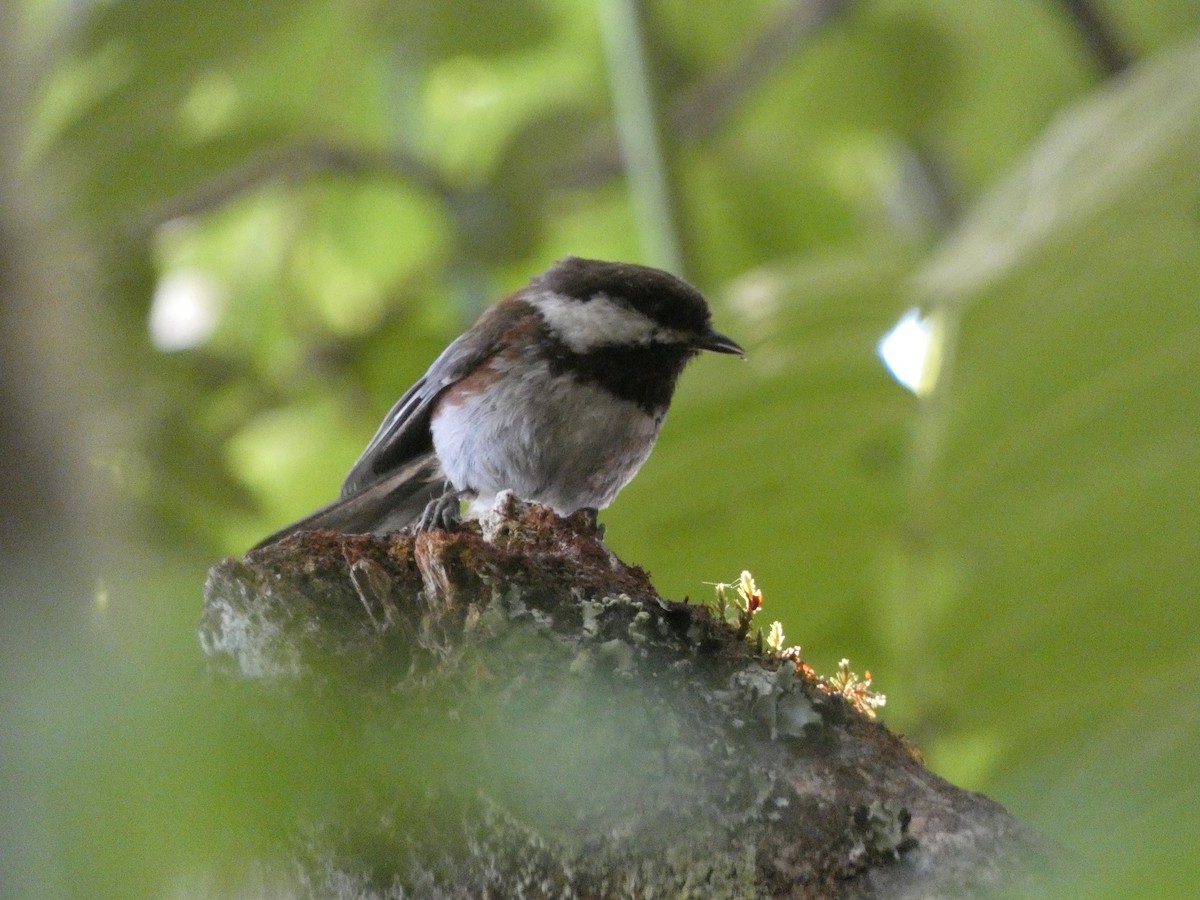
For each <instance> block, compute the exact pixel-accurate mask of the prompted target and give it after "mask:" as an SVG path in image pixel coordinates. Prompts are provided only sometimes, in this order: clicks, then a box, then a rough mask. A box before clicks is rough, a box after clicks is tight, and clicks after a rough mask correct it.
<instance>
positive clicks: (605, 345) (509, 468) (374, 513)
mask: <svg viewBox="0 0 1200 900" xmlns="http://www.w3.org/2000/svg"><path fill="white" fill-rule="evenodd" d="M702 351H711V352H714V353H726V354H736V355H737V356H740V357H742V358H743V359H744V358H745V351H744V350H743V349H742V347H741V346H740V345H739V344H738V343H737V342H736V341H734V340H732V339H731V338H728V337H726V336H725V335H723V334H721V333H720V332H717V331H715V330H714V329H713V325H712V315H711V312H710V310H709V307H708V303H707V302H706V301H705V299H704V297H703V295H702V294H701V293H700V292H699V291H698V290H697V289H696V288H694V287H692V285H690V284H689V283H687V282H686V281H684V280H683V279H682V278H679V277H676V276H675V275H672V274H670V273H668V272H665V271H663V270H661V269H656V268H651V267H649V266H643V265H637V264H634V263H625V262H606V261H603V260H595V259H581V258H579V257H575V256H569V257H566V258H565V259H562V260H559V261H558V262H557V263H555V264H554V265H553V266H551V267H550V268H549V269H548V270H546V271H545V272H543V273H542V274H540V275H538V276H536V277H535V278H533V279H532V280H531V281H530V282H529V284H527V285H526V286H525V287H523V288H521V289H520V290H518V291H516V292H515V293H512V294H510V295H508V296H507V297H505V298H504V299H503V300H501V301H499V302H498V303H496V304H495V305H494V306H492V307H491V308H489V309H488V310H486V311H485V312H484V313H483V315H482V316H481V317H480V318H479V320H478V321H477V322H476V323H475V324H474V325H473V326H472V327H471V328H469V329H468V330H467V331H466V332H464V333H463V334H462V335H461V336H460V337H458V338H457V339H456V340H455V341H453V342H452V343H451V344H450V345H449V346H448V347H447V348H446V349H445V350H444V351H443V352H442V354H441V355H440V356H438V358H437V359H436V360H434V362H433V364H432V365H431V366H430V367H429V370H428V371H427V372H426V373H425V374H424V375H423V376H421V378H420V379H418V380H417V382H416V384H414V385H413V386H412V387H411V388H409V389H408V391H407V392H406V393H405V394H404V395H403V396H402V397H401V398H400V399H399V401H397V403H396V404H395V406H393V407H392V409H391V411H390V412H389V413H388V414H387V416H386V417H385V418H384V420H383V422H382V424H381V425H380V426H379V429H378V431H377V432H376V433H375V436H374V437H373V438H372V439H371V441H370V443H368V444H367V447H366V449H365V450H364V451H363V453H362V455H361V456H360V457H359V459H358V461H357V462H356V463H355V464H354V466H353V468H351V470H350V473H349V474H348V475H347V476H346V480H345V482H344V484H343V485H342V489H341V495H340V496H339V498H338V499H337V500H334V501H333V502H332V503H330V504H328V505H326V506H323V507H321V508H320V509H318V510H317V511H316V512H313V513H311V514H310V515H308V516H306V517H305V518H303V519H301V520H299V521H298V522H295V523H293V524H291V525H289V526H287V527H286V528H283V529H281V530H279V531H277V532H275V533H274V534H272V535H270V536H269V537H267V538H265V539H264V540H262V541H260V542H259V543H258V544H257V545H255V547H254V548H253V549H259V548H261V547H265V546H268V545H270V544H274V543H276V542H277V541H279V540H281V539H283V538H285V537H287V536H289V535H292V534H295V533H297V532H301V531H314V530H332V531H338V532H342V533H346V534H366V533H371V534H387V533H390V532H394V531H400V530H404V529H413V530H417V531H421V530H434V529H437V528H453V527H455V525H456V524H457V522H458V521H459V520H460V516H461V515H462V514H463V510H462V504H463V503H464V502H466V504H467V510H466V513H465V514H466V515H467V516H468V517H475V516H478V515H480V514H481V513H483V512H485V511H486V510H488V509H490V508H491V506H492V505H493V504H494V502H495V500H496V497H497V495H499V494H500V493H501V492H503V491H506V490H507V491H512V492H513V493H514V494H515V495H516V496H517V497H518V498H520V499H522V500H526V501H531V502H534V503H539V504H542V505H545V506H549V507H551V508H552V509H553V510H554V511H555V512H556V513H558V514H559V515H564V516H565V515H570V514H571V513H574V512H577V511H579V510H589V511H592V512H593V513H597V512H598V511H599V510H601V509H604V508H606V507H607V506H608V505H609V504H610V503H612V501H613V500H614V499H615V498H616V496H617V494H618V493H619V492H620V491H621V489H622V488H624V487H625V486H626V485H627V484H628V483H629V482H630V481H631V480H632V479H633V477H634V476H635V475H636V474H637V473H638V470H639V469H641V467H642V464H643V463H644V462H645V461H646V459H647V458H648V457H649V455H650V451H651V450H652V449H653V448H654V444H655V442H656V441H657V440H658V435H659V431H660V430H661V429H662V426H663V421H664V420H665V418H666V415H667V410H668V408H669V407H670V404H671V398H672V396H673V395H674V393H675V385H676V382H677V381H678V379H679V376H680V375H681V374H682V372H683V370H684V367H685V366H686V365H687V363H688V362H689V361H690V360H691V359H693V358H694V357H696V356H698V355H699V354H700V353H701V352H702Z"/></svg>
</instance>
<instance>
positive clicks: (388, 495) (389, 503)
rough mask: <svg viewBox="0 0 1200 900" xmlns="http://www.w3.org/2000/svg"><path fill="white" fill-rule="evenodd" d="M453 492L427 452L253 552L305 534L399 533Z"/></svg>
mask: <svg viewBox="0 0 1200 900" xmlns="http://www.w3.org/2000/svg"><path fill="white" fill-rule="evenodd" d="M453 490H454V488H453V487H452V486H451V485H450V483H449V481H447V480H446V476H445V474H444V473H443V472H442V467H441V465H440V464H439V463H438V459H437V456H436V455H435V454H433V453H426V454H424V455H422V456H419V457H417V458H416V459H415V460H413V461H412V462H411V463H409V464H408V465H407V466H405V467H404V468H402V469H398V470H396V471H395V472H389V473H388V474H387V475H385V476H383V477H382V478H379V479H378V480H376V481H372V482H370V483H368V484H365V485H363V486H362V487H360V488H358V489H357V490H355V491H353V492H352V493H350V494H346V495H343V496H342V497H339V498H338V499H337V500H334V501H333V502H332V503H330V504H327V505H326V506H322V507H321V508H320V509H318V510H317V511H316V512H314V513H310V514H309V515H307V516H305V517H304V518H303V519H301V520H300V521H298V522H293V523H292V524H291V525H288V526H287V527H286V528H281V529H280V530H279V531H276V532H275V533H274V534H272V535H271V536H270V537H267V538H264V539H263V540H261V541H259V542H258V543H257V544H255V545H254V546H253V547H251V548H250V549H251V550H258V549H259V548H261V547H266V546H267V545H268V544H274V543H275V542H276V541H279V540H282V539H283V538H285V537H287V536H288V535H292V534H296V533H298V532H301V531H321V530H328V531H340V532H342V533H343V534H369V533H374V534H384V533H386V532H389V531H399V530H400V529H401V528H405V527H407V526H409V525H411V524H413V523H414V522H416V521H417V519H419V518H420V517H421V513H422V512H424V510H425V507H426V506H427V505H428V504H429V503H430V502H431V501H433V500H437V499H438V498H439V497H442V496H443V495H445V494H447V493H448V492H450V491H453Z"/></svg>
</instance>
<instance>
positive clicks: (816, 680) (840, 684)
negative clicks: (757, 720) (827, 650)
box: [705, 572, 887, 719]
mask: <svg viewBox="0 0 1200 900" xmlns="http://www.w3.org/2000/svg"><path fill="white" fill-rule="evenodd" d="M705 583H706V584H711V585H712V586H713V589H714V594H715V598H714V600H713V606H712V609H713V612H714V613H715V614H716V617H717V619H718V620H719V621H721V622H724V623H725V624H726V625H729V626H730V627H732V628H736V629H737V631H738V634H739V635H741V636H742V637H744V638H747V639H750V640H752V641H753V643H754V644H755V646H756V648H757V652H759V653H761V654H766V655H769V656H774V657H777V658H779V659H782V660H787V661H788V662H790V663H792V664H793V665H794V666H795V667H796V673H797V674H798V675H799V676H800V677H801V678H802V679H804V680H805V681H807V682H808V683H809V684H811V685H814V686H815V687H816V688H817V689H818V690H820V691H822V692H824V693H826V694H829V695H837V696H839V697H841V698H842V699H844V700H845V701H846V702H847V703H849V704H850V705H851V706H852V707H854V709H855V710H857V711H858V712H859V713H861V714H862V715H864V716H866V717H867V718H868V719H874V718H875V715H876V713H875V710H877V709H879V707H881V706H883V705H884V704H886V703H887V697H886V696H885V695H883V694H880V693H878V692H876V691H872V690H871V673H870V671H867V672H866V673H865V674H864V675H863V677H862V678H859V677H858V674H857V673H856V672H853V671H851V669H850V660H848V659H843V660H842V661H841V662H839V663H838V668H837V672H836V673H835V674H833V675H830V676H825V675H818V674H817V672H816V671H815V670H814V669H813V667H812V666H810V665H809V664H808V663H806V662H805V661H804V658H803V656H802V651H801V649H800V647H799V645H797V646H792V647H789V646H788V645H787V641H786V639H785V638H784V635H783V624H782V623H780V622H772V623H771V627H770V628H768V629H767V630H766V631H763V629H761V628H757V629H755V632H754V634H753V636H751V634H750V622H751V620H752V619H753V618H754V616H755V615H756V614H757V613H758V612H759V610H761V609H762V608H763V592H762V591H761V590H759V587H758V585H757V584H755V582H754V576H753V575H751V574H750V573H749V572H742V574H741V577H739V578H738V580H737V583H736V584H729V583H728V582H724V581H720V582H717V583H715V584H714V583H713V582H705Z"/></svg>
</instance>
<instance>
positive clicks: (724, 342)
mask: <svg viewBox="0 0 1200 900" xmlns="http://www.w3.org/2000/svg"><path fill="white" fill-rule="evenodd" d="M696 346H697V347H699V348H700V349H701V350H711V351H712V352H713V353H736V354H737V355H738V356H740V357H741V358H742V359H745V358H746V351H745V350H743V349H742V345H741V344H739V343H738V342H737V341H735V340H734V339H733V338H727V337H725V335H723V334H721V333H720V332H717V331H710V332H709V333H708V334H706V335H703V336H701V338H700V340H698V341H697V342H696Z"/></svg>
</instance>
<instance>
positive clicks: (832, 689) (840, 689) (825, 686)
mask: <svg viewBox="0 0 1200 900" xmlns="http://www.w3.org/2000/svg"><path fill="white" fill-rule="evenodd" d="M817 686H818V687H819V688H820V689H821V690H823V691H824V692H825V693H827V694H840V695H841V696H842V697H843V698H845V700H846V702H847V703H849V704H850V705H851V706H853V707H854V708H855V709H856V710H858V711H859V712H860V713H862V714H863V715H864V716H866V717H867V718H868V719H873V718H875V710H876V709H878V708H879V707H881V706H883V705H884V704H885V703H887V697H886V696H885V695H883V694H879V693H876V692H875V691H872V690H871V689H870V688H871V672H870V670H868V671H867V672H866V673H865V674H864V675H863V678H862V679H861V680H860V679H859V677H858V675H857V673H855V672H852V671H850V660H848V659H843V660H842V661H841V662H839V663H838V670H837V674H835V675H831V676H829V677H828V678H826V677H825V676H821V677H820V678H819V679H818V681H817Z"/></svg>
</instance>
